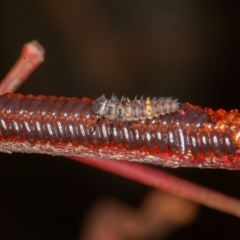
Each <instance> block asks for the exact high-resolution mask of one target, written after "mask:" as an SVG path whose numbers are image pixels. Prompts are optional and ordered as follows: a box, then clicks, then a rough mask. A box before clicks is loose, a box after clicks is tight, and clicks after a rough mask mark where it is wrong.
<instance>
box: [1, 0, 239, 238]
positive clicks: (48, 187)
mask: <svg viewBox="0 0 240 240" xmlns="http://www.w3.org/2000/svg"><path fill="white" fill-rule="evenodd" d="M239 7H240V6H239V2H238V1H196V0H195V1H190V0H189V1H188V0H185V1H176V0H175V1H174V0H170V1H142V0H141V1H136V0H135V1H126V0H124V1H118V0H111V1H110V0H104V1H97V0H91V1H77V0H68V1H64V0H59V1H53V0H38V1H27V0H18V1H15V0H1V1H0V31H1V33H0V59H1V60H0V61H1V64H0V76H1V77H2V78H3V77H4V75H5V74H6V73H7V72H8V70H9V69H10V68H11V66H12V65H13V63H14V62H15V60H16V59H17V57H18V56H19V53H20V49H21V48H22V45H23V44H24V43H25V42H28V41H31V40H33V39H37V40H39V42H40V43H41V44H42V45H43V46H44V47H45V49H46V52H47V53H46V61H45V62H44V64H43V65H41V67H40V68H39V69H37V70H36V71H35V72H34V73H33V74H32V75H31V77H30V79H29V80H28V81H27V82H26V83H24V85H22V86H21V87H20V88H19V90H18V92H21V93H23V94H28V93H32V94H45V95H52V94H54V95H58V96H59V95H65V96H78V97H83V96H88V97H91V98H96V97H98V96H100V95H101V94H102V93H106V94H107V95H108V96H110V95H111V94H112V93H115V94H117V95H118V96H122V95H125V96H129V97H131V98H133V97H134V96H135V95H138V96H141V95H142V94H144V96H151V97H154V96H174V97H176V98H178V99H180V101H181V102H186V101H188V102H191V103H193V104H196V105H200V106H203V107H212V108H213V109H217V108H224V109H227V110H229V109H231V108H238V109H239V108H240V101H239V92H240V90H239V87H240V84H239V83H240V68H239V62H240V61H239V60H240V49H239V43H240V34H239V29H240V28H239V15H240V11H239V10H240V8H239ZM164 170H165V171H168V172H172V173H173V174H174V175H179V176H182V177H184V178H186V179H189V180H191V181H193V182H197V183H200V184H203V185H205V186H208V187H210V188H213V189H216V190H219V191H221V192H224V193H226V194H229V195H232V196H235V197H238V198H240V188H239V182H240V172H237V171H235V172H232V171H224V170H198V169H176V170H171V169H164ZM148 191H149V189H148V188H147V187H145V186H142V185H140V184H137V183H134V182H130V181H128V180H126V179H123V178H120V177H117V176H113V175H111V174H109V173H105V172H102V171H100V170H98V169H94V168H91V167H88V166H85V165H82V164H80V163H76V162H73V161H71V160H68V159H65V158H61V157H50V156H45V155H26V154H12V155H8V154H1V155H0V239H75V238H76V235H77V233H78V231H79V228H80V226H81V222H82V220H83V219H84V215H85V214H86V212H87V211H88V209H89V208H90V207H91V205H92V204H93V203H94V202H95V201H96V200H97V199H100V198H101V197H106V196H113V197H116V198H119V199H121V200H123V201H125V202H127V203H129V204H130V205H132V206H137V205H138V204H139V203H140V202H141V199H142V198H143V197H144V195H145V194H146V193H147V192H148ZM214 238H215V239H238V238H239V220H238V219H237V218H235V217H233V216H229V215H227V214H223V213H220V212H217V211H214V210H211V209H207V208H205V207H202V208H201V212H200V215H199V218H198V219H197V221H195V222H194V223H193V224H192V225H191V226H189V227H188V228H185V229H183V230H180V231H178V232H176V233H175V234H173V235H172V236H171V238H169V239H214Z"/></svg>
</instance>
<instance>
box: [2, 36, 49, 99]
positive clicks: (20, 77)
mask: <svg viewBox="0 0 240 240" xmlns="http://www.w3.org/2000/svg"><path fill="white" fill-rule="evenodd" d="M44 54H45V51H44V49H43V47H42V46H41V45H40V44H39V43H38V42H37V41H32V42H30V43H26V44H25V45H24V46H23V49H22V52H21V55H20V57H19V59H18V60H17V62H16V64H15V65H14V66H13V67H12V69H11V70H10V71H9V73H8V74H7V76H6V77H5V78H4V79H3V81H2V82H1V84H0V94H3V93H5V92H14V91H15V90H16V89H17V88H18V87H19V86H20V85H21V84H22V83H23V82H24V81H25V80H26V79H27V77H28V76H29V75H30V74H31V73H32V72H33V71H34V70H35V69H36V68H37V67H38V66H39V65H40V64H41V63H42V62H43V61H44Z"/></svg>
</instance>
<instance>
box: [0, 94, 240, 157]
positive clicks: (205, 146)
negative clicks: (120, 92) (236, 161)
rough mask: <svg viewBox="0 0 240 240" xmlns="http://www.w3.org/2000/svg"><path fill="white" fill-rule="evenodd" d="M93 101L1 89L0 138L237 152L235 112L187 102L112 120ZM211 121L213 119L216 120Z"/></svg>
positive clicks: (180, 151) (176, 151)
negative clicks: (160, 111) (146, 115)
mask: <svg viewBox="0 0 240 240" xmlns="http://www.w3.org/2000/svg"><path fill="white" fill-rule="evenodd" d="M93 105H94V102H93V101H92V100H90V99H87V98H83V99H77V98H65V97H60V98H57V97H54V96H50V97H45V96H37V97H34V96H32V95H28V96H23V95H20V94H10V93H6V94H4V95H2V96H0V108H1V112H0V141H1V142H28V143H31V144H32V145H33V147H34V145H36V144H43V145H44V144H51V145H53V146H54V145H56V144H60V145H61V146H62V147H63V148H64V146H69V144H71V146H73V148H74V147H78V146H86V147H89V148H96V149H99V148H111V147H115V148H116V147H117V148H124V149H127V150H129V151H131V150H137V151H144V152H146V153H151V154H159V153H160V154H161V153H162V154H163V153H169V154H174V155H176V154H178V155H181V156H193V157H194V158H200V157H201V156H205V157H208V156H215V157H217V158H219V157H222V156H224V155H228V156H230V157H235V156H236V150H237V149H238V145H239V143H236V141H237V139H238V136H239V134H238V132H236V131H235V130H234V131H235V132H231V131H232V130H230V127H229V125H230V123H229V122H230V121H232V120H231V119H236V118H235V116H236V115H237V114H238V112H234V111H233V112H230V113H229V114H226V112H223V111H222V110H221V111H216V112H214V113H213V112H212V111H211V110H209V109H201V108H199V107H196V106H192V105H190V104H188V103H184V104H182V108H181V109H180V110H179V111H176V112H173V113H168V114H165V115H163V116H158V117H154V118H152V119H148V120H147V121H145V122H144V121H141V120H140V121H134V122H131V125H129V124H128V122H122V121H114V120H110V119H108V118H105V117H102V119H101V121H100V122H99V124H96V121H97V118H98V114H96V113H95V112H93ZM216 119H218V121H217V122H216Z"/></svg>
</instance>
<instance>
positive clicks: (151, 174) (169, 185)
mask: <svg viewBox="0 0 240 240" xmlns="http://www.w3.org/2000/svg"><path fill="white" fill-rule="evenodd" d="M69 158H71V159H74V160H76V161H79V162H82V163H85V164H88V165H91V166H94V167H97V168H100V169H102V170H105V171H107V172H111V173H114V174H117V175H120V176H123V177H125V178H128V179H131V180H134V181H137V182H140V183H143V184H145V185H148V186H150V187H154V188H157V189H161V190H165V191H167V192H170V193H172V194H175V195H178V196H180V197H183V198H186V199H189V200H192V201H194V202H196V203H199V204H203V205H205V206H208V207H211V208H214V209H217V210H220V211H223V212H226V213H229V214H232V215H235V216H237V217H240V201H239V200H237V199H234V198H231V197H228V196H226V195H224V194H221V193H218V192H216V191H213V190H210V189H207V188H205V187H201V186H199V185H197V184H193V183H190V182H188V181H186V180H183V179H180V178H178V177H175V176H172V175H170V174H167V173H165V172H163V171H160V170H156V169H153V168H151V167H148V166H146V165H142V164H137V163H129V162H123V161H116V160H110V159H99V158H79V157H69Z"/></svg>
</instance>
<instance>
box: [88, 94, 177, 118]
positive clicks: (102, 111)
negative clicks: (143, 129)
mask: <svg viewBox="0 0 240 240" xmlns="http://www.w3.org/2000/svg"><path fill="white" fill-rule="evenodd" d="M179 105H180V104H179V102H178V100H177V99H172V98H153V99H150V98H149V97H148V98H146V99H143V98H141V99H139V100H138V99H137V98H135V99H134V100H133V101H131V100H129V99H128V98H124V97H122V98H121V100H119V99H118V98H117V97H116V96H114V95H113V96H112V97H111V98H110V99H107V98H106V97H105V95H102V96H101V97H99V98H97V99H96V100H95V102H94V103H93V106H92V110H93V112H95V113H96V114H98V115H100V116H102V117H105V118H107V119H109V120H110V121H115V120H116V121H119V122H134V121H140V120H146V119H152V118H153V117H159V116H161V115H165V114H169V113H173V112H176V111H178V110H179Z"/></svg>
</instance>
